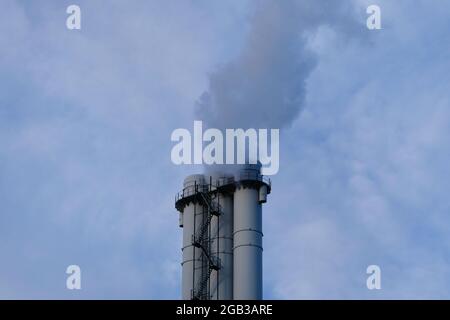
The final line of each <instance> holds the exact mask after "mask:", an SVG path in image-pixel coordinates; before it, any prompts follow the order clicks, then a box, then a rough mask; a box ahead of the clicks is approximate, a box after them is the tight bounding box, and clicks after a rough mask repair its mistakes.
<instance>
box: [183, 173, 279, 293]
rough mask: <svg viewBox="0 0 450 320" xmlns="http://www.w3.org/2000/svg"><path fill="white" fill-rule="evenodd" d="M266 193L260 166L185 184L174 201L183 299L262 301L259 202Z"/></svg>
mask: <svg viewBox="0 0 450 320" xmlns="http://www.w3.org/2000/svg"><path fill="white" fill-rule="evenodd" d="M270 191H271V183H270V180H269V179H267V178H266V177H264V176H262V175H261V165H260V164H257V165H256V164H255V165H245V166H243V167H241V169H240V170H238V171H237V173H236V174H235V175H231V174H224V173H212V174H205V175H200V174H196V175H191V176H188V177H187V178H186V179H185V180H184V184H183V190H182V191H181V192H180V193H178V194H177V196H176V199H175V207H176V209H177V210H178V211H179V221H180V223H179V225H180V227H182V228H183V246H182V256H183V258H182V259H183V260H182V263H181V265H182V299H186V300H188V299H198V300H210V299H214V300H231V299H235V300H240V299H249V300H259V299H262V250H263V247H262V236H263V233H262V203H265V202H266V200H267V194H269V193H270Z"/></svg>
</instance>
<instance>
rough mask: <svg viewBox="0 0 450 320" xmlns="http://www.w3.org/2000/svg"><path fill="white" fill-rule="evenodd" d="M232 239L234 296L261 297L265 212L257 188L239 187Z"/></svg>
mask: <svg viewBox="0 0 450 320" xmlns="http://www.w3.org/2000/svg"><path fill="white" fill-rule="evenodd" d="M233 239H234V241H233V245H234V247H233V299H235V300H240V299H249V300H259V299H262V212H261V204H260V203H259V190H258V189H256V188H253V187H245V186H243V185H240V186H238V187H237V188H236V191H235V193H234V237H233Z"/></svg>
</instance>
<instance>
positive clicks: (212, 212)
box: [192, 189, 222, 300]
mask: <svg viewBox="0 0 450 320" xmlns="http://www.w3.org/2000/svg"><path fill="white" fill-rule="evenodd" d="M210 191H211V190H208V189H206V190H205V189H204V190H201V191H199V192H198V194H199V195H200V200H201V202H202V204H203V207H204V208H205V209H206V212H205V214H204V215H203V221H202V225H201V227H200V230H198V232H195V234H194V235H192V244H193V245H194V246H195V247H196V248H200V249H201V250H202V260H203V262H204V263H202V273H201V274H202V276H201V278H200V279H199V280H198V281H197V283H196V286H195V288H194V290H193V297H192V299H194V300H209V299H210V294H209V290H208V289H209V288H208V283H209V279H210V276H211V272H212V270H216V271H217V270H219V269H220V259H219V257H216V256H215V255H213V254H212V252H211V239H210V226H211V219H212V217H213V216H217V217H218V216H220V215H221V213H222V212H221V208H220V204H219V203H218V202H216V201H214V198H213V197H212V196H211V195H212V194H216V193H211V192H210Z"/></svg>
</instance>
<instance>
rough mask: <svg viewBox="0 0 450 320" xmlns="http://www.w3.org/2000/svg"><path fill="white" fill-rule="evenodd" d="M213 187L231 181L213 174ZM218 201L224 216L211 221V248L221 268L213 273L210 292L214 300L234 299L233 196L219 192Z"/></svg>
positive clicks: (221, 175)
mask: <svg viewBox="0 0 450 320" xmlns="http://www.w3.org/2000/svg"><path fill="white" fill-rule="evenodd" d="M211 177H212V179H211V180H212V181H211V182H212V185H214V186H217V185H224V181H228V180H229V179H231V178H232V177H231V176H226V175H223V174H220V173H216V174H212V175H211ZM217 201H218V203H219V205H220V207H221V211H222V214H221V215H220V216H219V217H214V218H213V219H212V221H211V236H212V237H211V248H212V251H213V253H214V254H215V255H216V256H218V257H219V259H220V261H221V268H220V270H218V271H213V272H212V273H211V281H210V291H211V299H213V300H217V299H219V300H231V299H233V195H232V194H229V193H226V192H219V194H218V198H217Z"/></svg>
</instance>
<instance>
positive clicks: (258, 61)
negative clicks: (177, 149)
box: [196, 0, 360, 129]
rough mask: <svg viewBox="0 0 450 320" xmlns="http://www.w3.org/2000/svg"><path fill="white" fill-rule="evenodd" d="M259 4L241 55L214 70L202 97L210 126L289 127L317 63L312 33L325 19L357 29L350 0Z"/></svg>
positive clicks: (201, 110) (340, 28)
mask: <svg viewBox="0 0 450 320" xmlns="http://www.w3.org/2000/svg"><path fill="white" fill-rule="evenodd" d="M254 5H255V7H254V12H253V15H252V18H251V21H250V22H251V26H250V30H249V33H248V35H247V38H246V41H245V43H244V45H243V47H242V49H241V51H240V53H239V55H238V56H237V58H236V59H234V60H232V61H229V62H228V63H227V64H226V65H224V66H222V67H220V68H219V69H218V70H216V71H215V72H213V73H211V75H210V78H209V87H208V89H207V91H206V92H204V93H203V94H202V95H201V96H200V98H199V100H198V103H197V109H196V118H197V119H201V120H203V121H204V122H205V123H206V124H207V125H208V126H212V127H217V128H280V129H281V128H284V127H288V126H289V125H291V124H292V122H293V121H294V120H295V118H296V117H297V116H298V115H299V113H300V111H301V110H302V108H303V106H304V101H305V95H306V85H307V79H308V77H309V75H310V74H311V72H312V71H313V69H314V67H315V66H316V63H317V61H316V60H317V59H316V57H315V55H314V53H313V52H312V51H311V50H310V49H309V48H308V43H307V37H308V35H311V33H313V32H315V31H316V30H317V29H318V27H320V26H322V25H325V24H327V25H329V26H330V27H331V28H333V29H335V30H336V31H337V33H343V34H347V33H350V30H351V29H353V30H354V29H355V24H356V23H355V20H354V19H353V16H354V10H353V8H354V7H353V5H352V2H351V1H336V0H323V1H314V0H301V1H300V0H299V1H295V0H282V1H280V0H262V1H261V0H258V1H255V2H254ZM356 28H360V27H359V26H356ZM352 33H354V31H352Z"/></svg>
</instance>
